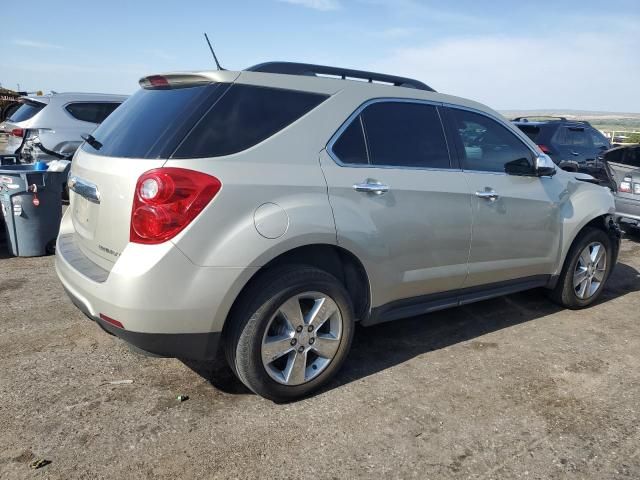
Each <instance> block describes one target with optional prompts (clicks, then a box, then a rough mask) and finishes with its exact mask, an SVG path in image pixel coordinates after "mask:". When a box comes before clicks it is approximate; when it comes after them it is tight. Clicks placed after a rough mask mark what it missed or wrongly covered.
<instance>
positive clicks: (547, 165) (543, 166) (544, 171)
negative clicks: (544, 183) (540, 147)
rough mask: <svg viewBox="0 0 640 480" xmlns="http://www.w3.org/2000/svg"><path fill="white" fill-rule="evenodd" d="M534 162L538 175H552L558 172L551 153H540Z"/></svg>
mask: <svg viewBox="0 0 640 480" xmlns="http://www.w3.org/2000/svg"><path fill="white" fill-rule="evenodd" d="M533 162H534V166H533V168H534V170H535V172H536V175H537V176H538V177H551V176H553V175H555V174H556V164H555V163H553V160H551V157H550V156H549V155H547V154H545V153H539V154H538V155H537V156H536V158H535V159H534V161H533Z"/></svg>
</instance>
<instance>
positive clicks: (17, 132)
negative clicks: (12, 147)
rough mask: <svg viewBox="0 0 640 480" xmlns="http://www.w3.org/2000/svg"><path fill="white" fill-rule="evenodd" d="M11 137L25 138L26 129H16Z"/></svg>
mask: <svg viewBox="0 0 640 480" xmlns="http://www.w3.org/2000/svg"><path fill="white" fill-rule="evenodd" d="M11 135H12V136H14V137H21V138H22V137H24V129H22V128H14V129H13V130H11Z"/></svg>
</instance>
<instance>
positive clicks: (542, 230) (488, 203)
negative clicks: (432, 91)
mask: <svg viewBox="0 0 640 480" xmlns="http://www.w3.org/2000/svg"><path fill="white" fill-rule="evenodd" d="M449 113H450V118H451V122H450V125H451V130H452V133H451V137H453V138H454V141H453V143H454V144H456V145H457V150H458V153H459V157H460V162H461V165H462V168H463V170H464V175H465V177H466V180H467V182H468V183H469V186H470V189H471V192H472V194H473V228H472V242H471V252H470V256H469V275H468V278H467V281H466V282H465V287H473V286H478V285H485V284H492V283H499V282H503V281H507V280H514V279H526V278H531V277H536V276H539V275H548V274H550V273H552V271H553V268H554V265H555V262H556V258H557V252H558V248H559V245H560V228H561V223H560V220H559V216H560V213H561V212H560V201H561V198H563V195H562V189H563V187H562V186H561V185H560V182H554V181H553V179H551V178H544V177H537V176H533V174H532V173H533V158H534V153H533V152H532V150H531V149H530V148H529V147H528V146H527V145H525V143H524V142H523V141H522V140H521V139H520V138H519V137H518V136H517V135H516V134H515V133H513V132H512V131H510V129H508V128H507V127H506V126H504V125H502V124H501V123H500V122H498V121H497V120H495V119H493V118H490V117H488V116H486V115H484V114H481V113H479V112H472V111H469V110H463V109H456V108H451V109H449ZM507 171H509V172H514V174H510V173H507Z"/></svg>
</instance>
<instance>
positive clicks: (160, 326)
mask: <svg viewBox="0 0 640 480" xmlns="http://www.w3.org/2000/svg"><path fill="white" fill-rule="evenodd" d="M64 223H65V222H64V221H63V224H64ZM70 236H71V237H72V236H73V234H61V235H60V236H59V237H58V244H57V250H56V261H55V263H56V272H57V274H58V277H59V279H60V281H61V282H62V284H63V286H64V288H65V290H66V292H67V294H68V295H69V297H70V298H71V300H72V302H73V303H74V304H75V305H76V306H77V307H78V308H79V309H80V310H81V311H82V312H83V313H84V314H85V315H86V316H88V317H89V318H91V319H92V320H94V321H95V322H96V323H98V324H99V325H100V326H101V327H102V328H103V329H104V330H106V331H108V332H109V333H112V334H114V335H116V336H118V337H120V338H122V339H123V340H125V341H127V342H129V343H131V344H133V345H135V346H136V347H138V348H140V349H142V350H146V351H148V352H151V353H154V354H157V355H162V356H171V357H179V358H189V359H209V358H213V356H214V354H215V351H216V348H217V346H218V343H219V338H220V334H221V332H222V329H223V327H224V323H225V321H226V317H227V314H228V312H229V310H230V308H231V306H232V304H233V301H234V300H235V298H236V297H237V295H238V293H239V292H240V290H241V288H242V286H243V285H244V283H245V282H246V280H248V277H250V276H251V273H252V270H253V269H247V268H215V267H200V266H197V265H194V264H193V263H192V262H190V261H189V260H188V259H187V257H186V256H185V255H184V254H183V253H182V252H181V251H180V250H178V248H177V247H175V246H174V245H172V244H171V243H167V244H162V245H155V246H154V245H152V246H146V245H136V244H130V245H129V246H127V247H126V248H125V249H124V251H123V252H122V255H121V256H120V257H119V259H118V261H117V262H116V263H115V264H114V266H113V268H112V269H111V271H106V270H102V269H100V267H97V265H95V264H93V263H92V262H91V260H89V259H88V258H87V257H86V256H84V255H83V253H82V251H81V249H80V248H79V247H78V246H77V245H76V246H74V245H69V244H68V243H67V241H68V240H69V237H70ZM101 314H102V315H105V316H107V317H109V318H112V319H115V320H117V321H118V322H120V323H121V324H122V325H123V328H118V327H117V326H114V325H112V324H110V323H108V322H106V321H104V320H102V319H101Z"/></svg>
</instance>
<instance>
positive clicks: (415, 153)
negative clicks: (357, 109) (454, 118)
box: [362, 102, 451, 168]
mask: <svg viewBox="0 0 640 480" xmlns="http://www.w3.org/2000/svg"><path fill="white" fill-rule="evenodd" d="M362 119H363V122H364V126H365V132H366V136H367V142H368V145H369V156H370V163H371V164H372V165H389V166H399V167H429V168H449V167H450V165H451V164H450V161H449V151H448V149H447V142H446V140H445V137H444V131H443V129H442V124H441V122H440V116H439V115H438V110H437V109H436V107H434V106H432V105H425V104H420V103H412V102H381V103H374V104H372V105H369V106H368V107H367V108H366V109H365V110H364V111H363V112H362Z"/></svg>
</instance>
